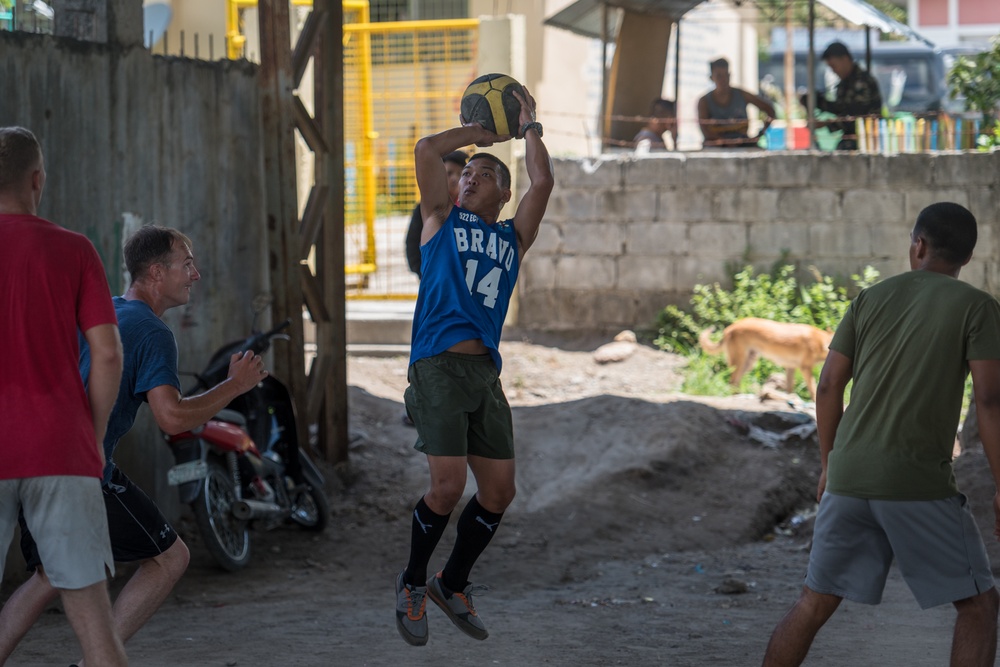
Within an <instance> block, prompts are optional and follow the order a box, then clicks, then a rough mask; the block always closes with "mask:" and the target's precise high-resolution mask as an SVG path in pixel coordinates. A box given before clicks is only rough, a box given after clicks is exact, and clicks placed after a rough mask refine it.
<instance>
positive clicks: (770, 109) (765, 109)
mask: <svg viewBox="0 0 1000 667" xmlns="http://www.w3.org/2000/svg"><path fill="white" fill-rule="evenodd" d="M743 97H744V98H745V99H746V101H747V102H749V103H750V104H752V105H754V106H755V107H757V108H758V109H760V110H761V112H762V113H763V114H764V115H765V116H767V117H768V118H769V119H774V105H773V104H771V103H770V102H768V101H767V100H765V99H764V98H763V97H761V96H760V95H755V94H753V93H749V92H747V91H745V90H744V91H743Z"/></svg>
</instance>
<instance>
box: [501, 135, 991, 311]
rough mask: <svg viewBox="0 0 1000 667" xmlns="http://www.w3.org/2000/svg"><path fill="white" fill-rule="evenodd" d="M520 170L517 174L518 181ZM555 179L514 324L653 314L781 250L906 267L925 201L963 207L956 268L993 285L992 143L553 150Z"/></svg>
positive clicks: (820, 261)
mask: <svg viewBox="0 0 1000 667" xmlns="http://www.w3.org/2000/svg"><path fill="white" fill-rule="evenodd" d="M520 169H521V171H522V175H521V178H522V179H523V180H522V182H524V183H527V180H526V176H525V175H524V174H523V165H522V166H521V167H520ZM555 173H556V188H555V190H554V191H553V193H552V197H551V199H550V201H549V207H548V210H547V212H546V215H545V220H544V221H543V223H542V227H541V229H540V231H539V235H538V239H537V240H536V241H535V244H534V245H533V246H532V248H531V251H530V252H529V253H528V254H527V256H526V259H525V262H524V265H523V267H522V273H521V277H520V278H519V280H518V292H519V297H518V299H519V300H518V322H517V323H518V325H519V326H522V327H527V328H540V329H553V330H565V329H590V330H609V331H610V330H618V329H621V328H625V327H629V328H636V327H637V328H643V327H647V326H649V325H650V324H652V322H653V319H654V317H655V316H656V314H657V312H658V311H659V310H660V309H662V308H663V307H664V306H666V305H667V304H670V303H678V304H683V303H686V302H687V300H688V298H689V297H690V295H691V292H692V289H693V288H694V286H695V285H696V284H699V283H714V282H721V283H723V284H726V283H728V282H729V276H730V268H731V267H733V266H737V267H738V266H742V265H743V264H744V263H747V262H749V263H751V264H753V265H754V266H756V267H758V268H759V269H767V268H769V267H770V266H771V265H772V264H773V263H774V262H775V261H776V260H778V259H780V258H781V256H782V254H783V253H784V254H787V258H788V260H789V261H790V262H791V263H793V264H795V265H796V266H798V267H799V268H800V269H801V270H802V272H803V273H804V272H805V271H807V270H808V269H809V267H813V266H815V267H816V268H818V269H819V270H820V271H822V272H823V273H825V274H830V275H834V276H839V277H843V278H847V277H849V276H850V275H851V274H852V273H858V272H860V271H861V269H863V268H864V267H865V266H866V265H871V266H873V267H875V268H877V269H878V270H879V271H880V272H881V273H882V276H883V277H888V276H890V275H894V274H896V273H900V272H902V271H905V270H907V269H908V268H909V267H908V264H907V259H906V258H907V248H908V245H909V231H910V229H911V228H912V226H913V223H914V221H915V220H916V216H917V214H918V213H919V212H920V210H921V209H922V208H923V207H924V206H926V205H928V204H930V203H933V202H936V201H954V202H957V203H959V204H962V205H964V206H967V207H969V208H970V209H971V210H972V212H973V213H974V214H975V215H976V217H977V219H978V221H979V243H978V246H977V248H976V252H975V255H974V257H973V260H972V262H971V263H970V264H969V266H967V267H966V268H965V269H964V270H963V272H962V278H963V279H966V280H968V281H969V282H970V283H972V284H974V285H976V286H978V287H981V288H983V289H986V290H988V291H990V292H992V293H994V294H997V293H1000V258H998V240H1000V237H998V232H1000V229H998V226H1000V213H998V211H1000V152H995V153H963V154H958V153H954V154H944V153H941V154H926V155H897V156H888V157H886V156H867V155H834V154H806V153H803V154H793V153H787V154H774V153H771V154H768V153H750V154H737V153H703V154H659V155H650V156H646V157H641V158H636V157H634V156H632V155H620V156H611V157H608V158H607V159H606V160H605V161H603V162H592V161H581V160H567V159H564V160H556V164H555Z"/></svg>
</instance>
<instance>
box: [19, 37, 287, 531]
mask: <svg viewBox="0 0 1000 667" xmlns="http://www.w3.org/2000/svg"><path fill="white" fill-rule="evenodd" d="M255 72H256V68H255V67H254V66H252V65H248V64H246V63H236V62H230V61H219V62H214V63H209V62H205V61H195V60H185V59H179V58H163V57H159V56H156V57H154V56H151V55H150V54H149V52H148V51H145V50H143V49H141V48H136V49H121V48H118V47H112V46H108V45H103V44H95V43H85V42H77V41H73V40H69V39H60V38H54V37H51V36H43V35H29V34H24V33H10V32H0V90H2V91H3V92H2V93H0V125H23V126H25V127H28V128H29V129H31V130H32V131H33V132H35V134H36V135H37V136H38V138H39V140H40V141H41V143H42V146H43V150H44V152H45V155H46V166H47V172H48V180H47V185H46V189H45V192H44V195H43V200H42V205H41V210H40V212H39V213H40V215H42V216H43V217H46V218H48V219H51V220H52V221H54V222H56V223H58V224H61V225H63V226H64V227H67V228H69V229H73V230H76V231H79V232H82V233H84V234H86V235H87V236H88V237H89V238H90V239H91V241H93V242H94V244H95V246H96V247H97V249H98V251H99V252H100V254H101V257H102V258H103V260H104V262H105V267H106V269H107V272H108V277H109V282H110V284H111V290H112V292H113V293H115V294H121V293H122V292H123V291H124V289H125V287H126V283H125V279H124V277H123V276H124V267H123V265H122V258H121V244H122V240H123V238H124V237H125V236H127V235H128V232H129V229H131V227H129V225H130V224H138V223H139V222H140V221H145V222H156V223H158V224H162V225H166V226H170V227H177V228H178V229H180V230H182V231H183V232H185V233H186V234H187V235H188V236H190V237H191V239H192V241H193V244H194V253H195V257H196V262H197V266H198V268H199V270H200V272H201V275H202V278H201V281H200V282H199V283H197V284H196V285H195V288H194V289H193V291H192V298H191V303H190V304H189V305H188V306H187V307H183V308H176V309H173V310H171V311H168V313H167V316H166V317H165V319H166V321H167V323H168V324H169V325H170V326H171V328H172V329H173V331H174V334H175V336H176V338H177V342H178V347H179V355H180V368H181V369H182V370H191V371H195V370H201V368H202V367H203V366H204V364H205V362H206V361H207V360H208V356H209V355H210V353H211V352H212V351H214V350H215V349H216V348H217V347H219V346H220V345H221V344H222V343H224V342H226V341H228V340H231V339H234V338H242V337H244V336H245V335H246V333H247V332H248V331H249V328H250V320H251V310H250V302H251V300H252V298H253V297H254V296H255V295H257V294H260V293H262V292H266V291H267V290H268V289H269V288H268V272H267V267H266V263H265V257H266V252H265V251H266V235H265V233H264V232H265V230H264V224H265V222H264V219H263V211H264V199H263V198H264V187H263V185H264V174H263V158H262V153H261V145H262V143H261V130H260V128H261V119H260V102H259V98H258V91H257V82H256V78H255V76H256V75H255ZM129 221H131V222H129ZM279 315H280V317H284V316H285V314H275V316H276V317H277V316H279ZM181 382H182V386H184V387H186V386H188V385H189V384H190V380H186V379H185V378H183V377H182V379H181ZM119 452H120V453H119V455H118V456H116V460H117V461H118V462H119V464H120V465H121V467H122V468H123V469H124V470H125V471H126V472H127V473H128V474H129V475H130V476H132V477H133V479H134V480H135V481H136V482H137V483H138V484H139V485H140V486H141V487H143V488H144V489H145V490H146V491H147V493H149V494H150V495H151V496H152V497H154V498H155V499H156V500H157V501H158V502H160V503H161V507H164V508H165V509H166V510H167V513H168V515H171V514H176V512H177V511H178V509H179V506H178V504H177V501H176V492H175V491H174V490H173V489H172V488H170V487H168V486H167V485H166V472H165V470H166V468H167V467H168V466H169V465H171V463H172V457H171V455H170V452H169V450H168V448H167V446H166V445H165V444H164V443H163V441H162V440H161V439H160V437H159V433H158V431H157V430H156V428H155V426H154V425H153V423H152V419H150V417H149V412H148V409H146V408H143V409H142V410H141V411H140V419H139V421H138V422H137V424H136V428H135V429H134V430H133V431H132V433H130V434H129V436H128V437H127V438H126V440H125V441H123V442H122V445H121V448H120V450H119Z"/></svg>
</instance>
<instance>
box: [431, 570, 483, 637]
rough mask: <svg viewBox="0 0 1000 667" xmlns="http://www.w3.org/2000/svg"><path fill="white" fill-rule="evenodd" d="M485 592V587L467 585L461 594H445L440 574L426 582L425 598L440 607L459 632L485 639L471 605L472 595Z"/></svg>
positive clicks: (456, 592) (480, 621)
mask: <svg viewBox="0 0 1000 667" xmlns="http://www.w3.org/2000/svg"><path fill="white" fill-rule="evenodd" d="M487 590H489V589H487V588H486V586H473V585H472V584H469V585H468V586H466V587H465V590H463V591H462V592H461V593H459V592H458V591H455V592H454V593H445V587H444V586H442V585H441V573H440V572H438V573H437V574H436V575H434V576H433V577H431V578H430V579H428V580H427V597H429V598H430V599H431V600H433V601H434V604H436V605H437V606H439V607H441V611H443V612H444V613H446V614H447V615H448V618H450V619H451V622H452V623H454V624H455V625H456V626H457V627H458V629H459V630H461V631H462V632H464V633H465V634H467V635H469V636H470V637H472V638H473V639H486V638H487V637H489V636H490V633H489V632H487V631H486V626H485V625H483V622H482V620H480V618H479V614H477V613H476V608H475V607H474V606H473V605H472V595H473V594H479V593H485V592H486V591H487Z"/></svg>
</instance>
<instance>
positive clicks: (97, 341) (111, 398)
mask: <svg viewBox="0 0 1000 667" xmlns="http://www.w3.org/2000/svg"><path fill="white" fill-rule="evenodd" d="M83 337H84V338H86V339H87V345H88V346H89V347H90V377H89V378H88V380H87V398H88V399H89V400H90V414H91V417H92V419H93V420H94V435H95V436H96V437H97V450H98V451H99V452H100V454H101V461H103V460H104V434H105V433H106V432H107V430H108V417H109V416H110V415H111V410H112V408H114V407H115V400H116V399H117V398H118V387H119V386H120V385H121V380H122V340H121V335H120V334H119V332H118V325H116V324H99V325H97V326H96V327H91V328H90V329H87V330H86V331H84V332H83Z"/></svg>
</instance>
